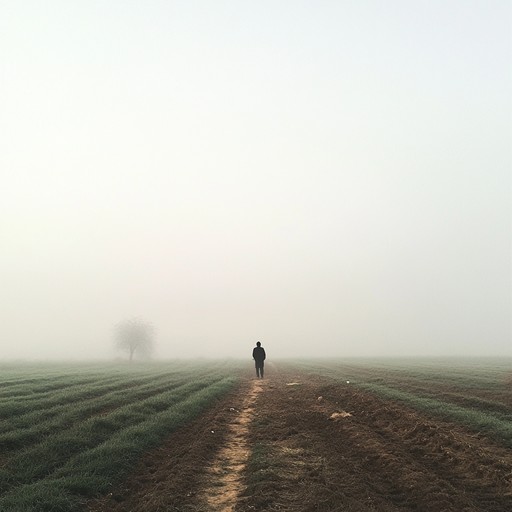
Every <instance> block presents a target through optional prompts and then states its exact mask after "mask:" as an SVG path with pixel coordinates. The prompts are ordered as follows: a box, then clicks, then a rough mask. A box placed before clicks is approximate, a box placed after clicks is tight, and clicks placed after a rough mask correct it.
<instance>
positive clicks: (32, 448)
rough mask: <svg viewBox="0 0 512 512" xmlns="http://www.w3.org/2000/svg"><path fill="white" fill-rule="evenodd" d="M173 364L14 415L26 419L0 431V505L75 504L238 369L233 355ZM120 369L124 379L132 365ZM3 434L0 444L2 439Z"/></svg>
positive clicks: (117, 474)
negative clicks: (228, 360)
mask: <svg viewBox="0 0 512 512" xmlns="http://www.w3.org/2000/svg"><path fill="white" fill-rule="evenodd" d="M181 366H182V368H181V369H179V368H177V367H176V366H175V365H169V366H167V367H165V366H163V365H155V366H153V367H147V369H146V370H144V371H140V370H138V371H139V374H140V377H141V382H140V385H138V386H132V387H130V388H125V389H118V390H116V391H105V389H103V391H105V394H104V395H101V394H99V395H98V396H97V397H95V398H94V397H92V396H91V399H90V400H77V401H74V402H69V403H65V404H62V405H60V406H58V407H54V408H53V409H52V414H53V416H52V417H47V416H44V410H41V411H35V412H34V413H27V414H26V415H24V416H19V417H18V418H15V419H14V420H13V421H15V420H24V421H25V420H26V423H24V424H18V425H15V424H14V423H13V424H12V425H13V426H14V427H15V428H13V429H12V430H11V431H9V432H7V433H4V434H5V436H8V435H11V436H12V439H11V441H10V442H11V443H12V446H11V448H12V449H11V452H10V458H8V459H7V460H6V462H5V463H4V465H3V466H2V468H1V469H0V496H1V497H0V510H2V511H3V512H4V511H5V512H9V511H13V512H14V511H16V512H18V511H24V512H25V511H26V512H40V511H41V512H42V511H46V510H48V511H56V512H58V511H66V512H69V511H72V510H75V509H77V510H78V509H80V503H81V502H82V501H83V499H84V497H85V496H92V495H94V494H96V493H99V492H104V491H105V490H107V489H108V488H110V486H111V485H112V484H113V482H115V481H118V480H119V479H120V478H122V476H123V475H125V474H126V472H127V471H128V470H129V469H131V468H132V466H133V463H134V462H135V461H136V459H137V458H138V457H139V456H140V455H141V454H142V453H143V452H144V451H146V450H147V449H148V448H150V447H153V446H155V445H157V444H158V443H159V442H161V441H162V439H163V438H164V437H165V436H166V435H168V434H169V433H171V432H172V431H173V430H175V429H176V428H177V427H179V426H181V425H183V424H185V423H187V422H188V421H190V420H191V419H192V418H194V417H195V416H197V414H199V412H201V411H202V410H204V409H205V408H206V407H208V406H209V405H211V404H212V403H213V402H214V400H215V399H216V398H217V397H219V396H220V395H222V394H223V393H225V392H226V391H227V390H229V389H230V388H231V387H232V386H233V384H234V382H235V381H236V374H238V372H239V365H238V364H236V363H232V364H204V365H188V364H184V365H181ZM96 373H97V368H96ZM233 374H235V376H234V377H233V376H230V375H233ZM121 375H122V376H124V378H125V379H126V382H128V381H129V380H130V379H131V378H132V377H133V372H132V371H131V370H130V369H127V370H125V371H123V372H121ZM103 376H105V373H104V374H103ZM72 377H73V376H72V375H70V378H71V380H72ZM148 377H149V380H148ZM151 379H154V381H155V382H151ZM144 381H146V382H144ZM75 391H76V390H73V393H74V392H75ZM101 392H102V391H101V388H96V393H101ZM38 413H41V414H43V416H40V417H38ZM31 414H32V416H31ZM43 417H44V418H46V419H45V420H43V421H39V420H40V419H41V418H43ZM38 418H39V419H38ZM31 422H32V423H33V425H31ZM4 434H2V436H0V446H1V445H2V444H3V443H7V442H8V439H7V438H6V437H5V436H4ZM16 436H21V437H19V438H18V440H17V441H16ZM22 447H23V448H22ZM4 453H5V452H4Z"/></svg>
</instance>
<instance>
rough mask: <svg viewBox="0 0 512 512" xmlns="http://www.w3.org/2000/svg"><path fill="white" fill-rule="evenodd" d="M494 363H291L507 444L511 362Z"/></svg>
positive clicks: (511, 439)
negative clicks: (508, 376) (507, 378)
mask: <svg viewBox="0 0 512 512" xmlns="http://www.w3.org/2000/svg"><path fill="white" fill-rule="evenodd" d="M493 363H494V364H496V368H494V369H493V368H492V367H491V365H490V364H489V361H486V360H483V361H482V363H481V366H479V365H478V362H477V361H475V360H472V361H471V364H469V363H468V362H464V363H462V364H459V365H457V363H456V361H453V360H448V361H439V364H438V365H437V366H436V365H435V364H433V363H432V362H427V363H425V364H424V365H422V364H421V361H414V363H413V364H412V363H410V362H404V363H402V364H403V366H400V365H399V364H398V363H396V362H393V363H391V362H386V361H384V362H382V361H381V362H380V363H377V362H369V361H368V362H364V361H362V362H361V361H358V362H355V363H354V362H350V363H346V362H341V361H340V362H336V361H299V362H297V363H296V364H297V365H298V366H299V367H301V368H302V369H304V370H305V371H308V372H311V373H317V374H321V375H325V376H326V377H330V378H333V379H336V380H343V381H349V382H350V383H351V384H352V385H356V386H358V387H361V388H363V389H366V390H368V391H371V392H373V393H376V394H379V395H381V396H384V397H386V398H391V399H393V400H398V401H401V402H402V403H405V404H407V405H408V406H410V407H414V408H416V409H418V410H421V411H425V412H428V413H429V414H433V415H436V416H438V417H442V418H445V419H448V420H449V421H454V422H457V423H459V424H462V425H464V426H466V427H468V428H469V429H471V430H474V431H476V432H482V433H484V434H485V435H487V436H489V437H492V438H493V439H495V440H497V441H499V442H500V443H502V444H504V445H506V446H512V408H511V407H510V403H511V398H512V397H511V390H510V385H509V384H507V381H506V379H505V377H506V376H507V375H510V370H511V368H512V360H501V361H499V362H498V361H493ZM406 364H409V365H406ZM475 375H476V376H475ZM479 394H480V395H481V396H479Z"/></svg>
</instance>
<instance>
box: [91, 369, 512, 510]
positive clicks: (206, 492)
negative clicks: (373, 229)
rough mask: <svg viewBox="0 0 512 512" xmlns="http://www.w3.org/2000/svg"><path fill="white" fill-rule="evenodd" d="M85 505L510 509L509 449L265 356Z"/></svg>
mask: <svg viewBox="0 0 512 512" xmlns="http://www.w3.org/2000/svg"><path fill="white" fill-rule="evenodd" d="M87 510H89V511H90V512H121V511H124V512H137V511H140V512H142V511H145V512H159V511H167V512H170V511H193V512H205V511H208V512H215V511H226V512H248V511H257V510H260V511H263V510H265V511H290V512H292V511H293V512H309V511H311V512H312V511H318V512H329V511H333V512H334V511H347V512H355V511H358V512H359V511H365V512H366V511H375V512H387V511H406V510H410V511H419V512H421V511H428V512H442V511H453V512H477V511H478V512H505V511H509V510H512V452H511V450H508V449H506V448H504V447H502V446H500V445H498V444H497V443H494V442H492V441H490V440H488V439H487V438H485V437H484V436H480V435H478V434H475V433H472V432H469V431H467V430H466V429H464V428H463V427H459V426H458V425H456V424H453V423H449V422H444V421H440V420H437V419H434V418H431V417H429V416H426V415H423V414H421V413H419V412H416V411H414V410H412V409H409V408H407V407H404V406H403V405H400V404H398V403H396V402H393V401H389V400H384V399H380V398H377V397H375V396H373V395H371V394H369V393H367V392H364V391H361V390H358V389H357V388H355V387H353V386H351V385H350V384H343V383H339V382H333V381H332V380H328V379H325V378H321V377H316V376H315V377H311V376H306V375H305V374H303V373H299V372H293V371H290V370H282V369H279V368H278V367H274V368H272V367H271V368H269V371H268V378H266V379H265V380H263V381H259V380H256V379H252V378H250V377H249V376H248V377H247V378H246V379H245V380H244V382H243V383H242V386H241V387H240V388H238V389H237V390H236V391H235V392H233V393H231V394H230V395H229V396H227V397H225V398H224V399H222V400H221V401H219V402H217V403H216V404H215V405H214V406H213V407H212V409H210V410H209V411H208V412H207V413H205V414H204V415H203V416H202V417H200V418H198V420H197V421H195V422H194V423H193V424H192V425H189V426H187V427H186V428H183V429H181V430H180V431H177V432H175V433H174V434H173V435H172V436H170V437H169V439H168V440H167V441H166V442H165V443H163V444H162V445H161V446H160V447H158V448H157V449H155V450H153V451H151V452H148V453H147V454H146V456H144V457H143V459H142V460H141V461H140V463H139V465H138V466H137V467H136V468H134V470H133V472H132V474H131V475H130V476H129V477H128V478H127V479H126V480H125V481H124V482H123V483H122V484H121V485H118V486H117V487H115V488H114V489H113V490H112V492H111V493H109V495H107V496H104V497H103V498H102V499H99V500H94V501H91V502H90V503H88V507H87Z"/></svg>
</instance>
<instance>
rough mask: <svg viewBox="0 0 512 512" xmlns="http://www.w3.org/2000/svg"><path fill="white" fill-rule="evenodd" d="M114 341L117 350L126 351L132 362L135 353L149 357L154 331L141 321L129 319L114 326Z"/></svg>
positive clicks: (149, 325) (150, 326)
mask: <svg viewBox="0 0 512 512" xmlns="http://www.w3.org/2000/svg"><path fill="white" fill-rule="evenodd" d="M115 339H116V345H117V348H119V349H121V350H125V351H127V352H128V353H129V355H130V362H132V360H133V356H134V355H135V353H137V354H139V355H140V356H146V357H149V355H150V354H151V352H152V351H153V346H154V339H155V329H154V327H153V326H152V325H151V324H149V323H147V322H144V321H143V320H140V319H138V318H130V319H129V320H124V321H123V322H120V323H118V324H117V325H116V328H115Z"/></svg>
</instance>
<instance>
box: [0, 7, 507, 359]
mask: <svg viewBox="0 0 512 512" xmlns="http://www.w3.org/2000/svg"><path fill="white" fill-rule="evenodd" d="M511 19H512V13H511V5H510V2H508V1H489V0H486V1H467V0H460V1H458V0H452V1H450V2H444V1H438V0H433V1H432V0H429V1H421V0H420V1H415V2H410V1H408V0H395V1H393V2H380V1H355V0H354V1H343V2H334V1H328V0H321V1H315V2H313V1H282V2H275V1H266V0H263V1H258V2H256V1H247V2H240V1H236V0H225V1H217V2H209V1H206V0H204V1H193V0H191V1H180V2H177V1H161V0H160V1H158V0H148V1H146V2H135V1H121V0H111V1H109V2H103V1H99V0H98V1H94V0H91V1H88V2H69V1H67V0H62V1H55V0H49V1H47V2H37V1H33V0H26V1H24V2H18V1H14V0H5V1H3V2H2V3H1V4H0V34H1V35H0V62H1V64H0V66H1V67H0V73H1V74H0V144H1V148H0V173H1V181H0V244H1V245H0V279H1V283H0V317H1V321H0V360H10V359H20V358H21V359H22V358H27V359H53V358H56V359H67V358H71V359H91V358H98V359H106V358H112V357H116V356H117V355H120V354H117V353H116V352H115V351H114V349H113V329H114V325H115V324H116V323H118V322H120V321H122V320H124V319H126V318H131V317H134V316H135V317H139V318H141V319H144V320H145V321H147V322H150V323H151V324H152V325H153V326H154V327H155V329H156V332H157V346H156V351H155V357H159V358H172V357H196V356H203V357H222V358H224V357H235V358H239V357H248V358H250V354H251V352H252V348H253V346H254V344H255V342H256V341H258V340H260V341H261V342H262V344H263V346H264V347H265V349H266V351H267V354H268V357H269V359H271V358H273V357H310V356H340V357H349V356H415V355H419V356H423V355H425V356H427V355H428V356H458V355H464V356H486V355H489V356H496V355H498V356H499V355H509V356H510V355H512V343H511V338H512V336H511V334H512V324H511V313H512V266H511V261H512V229H511V227H512V226H511V219H512V207H511V204H512V202H511V174H510V170H511V164H512V155H511V147H512V146H511V142H512V116H511V112H512V109H511V94H510V91H511V90H512V83H511V82H512V80H511V62H512V51H511V48H512V45H511V36H510V33H511V31H510V28H511Z"/></svg>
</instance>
